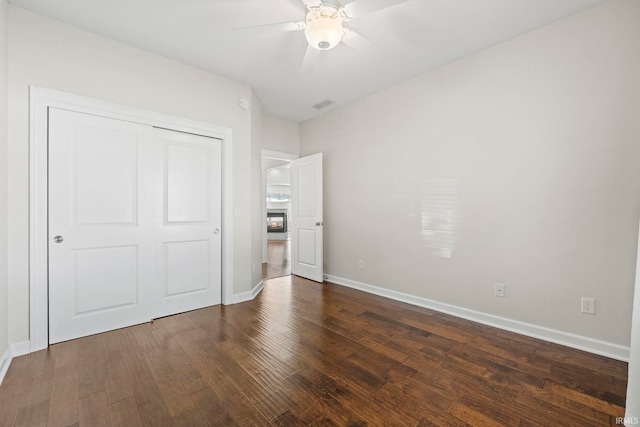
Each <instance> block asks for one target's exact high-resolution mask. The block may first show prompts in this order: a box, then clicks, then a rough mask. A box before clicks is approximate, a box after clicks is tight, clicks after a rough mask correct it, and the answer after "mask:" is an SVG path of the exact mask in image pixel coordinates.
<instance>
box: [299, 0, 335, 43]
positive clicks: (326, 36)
mask: <svg viewBox="0 0 640 427" xmlns="http://www.w3.org/2000/svg"><path fill="white" fill-rule="evenodd" d="M343 19H344V18H343V17H342V15H341V14H340V12H339V9H338V8H336V7H335V6H332V5H322V6H320V7H318V8H313V9H311V10H310V11H309V13H308V14H307V25H306V26H305V29H304V34H305V36H306V38H307V41H308V42H309V45H311V46H313V47H314V48H316V49H320V50H328V49H331V48H334V47H335V46H336V45H337V44H338V43H340V41H341V40H342V36H343V35H344V28H343V27H342V21H343Z"/></svg>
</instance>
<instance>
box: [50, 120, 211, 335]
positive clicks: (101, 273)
mask: <svg viewBox="0 0 640 427" xmlns="http://www.w3.org/2000/svg"><path fill="white" fill-rule="evenodd" d="M220 151H221V142H220V141H219V140H217V139H213V138H206V137H202V136H196V135H191V134H184V133H180V132H173V131H168V130H161V129H155V128H153V127H152V126H147V125H143V124H138V123H132V122H128V121H123V120H115V119H111V118H105V117H99V116H94V115H89V114H83V113H78V112H71V111H65V110H59V109H50V111H49V343H50V344H53V343H56V342H61V341H66V340H69V339H73V338H78V337H82V336H86V335H91V334H95V333H99V332H105V331H108V330H113V329H117V328H121V327H125V326H131V325H135V324H139V323H144V322H147V321H149V320H151V319H153V318H157V317H162V316H166V315H170V314H175V313H179V312H183V311H187V310H193V309H197V308H202V307H205V306H209V305H214V304H219V303H220V301H221V274H220V273H221V272H220V268H221V232H220V229H219V227H220V223H221V209H220V205H221V203H220V201H221V197H220V196H221V153H220Z"/></svg>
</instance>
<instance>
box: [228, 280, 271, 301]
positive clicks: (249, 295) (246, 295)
mask: <svg viewBox="0 0 640 427" xmlns="http://www.w3.org/2000/svg"><path fill="white" fill-rule="evenodd" d="M262 289H264V282H263V281H262V280H261V281H260V282H259V283H258V284H257V285H255V286H254V287H253V289H251V290H250V291H249V292H242V293H240V294H236V295H235V296H234V298H233V303H234V304H239V303H241V302H246V301H251V300H252V299H254V298H255V297H256V296H258V294H259V293H260V292H262Z"/></svg>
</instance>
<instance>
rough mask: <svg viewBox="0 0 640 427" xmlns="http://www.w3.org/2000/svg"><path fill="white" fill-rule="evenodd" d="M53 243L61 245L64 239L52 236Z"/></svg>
mask: <svg viewBox="0 0 640 427" xmlns="http://www.w3.org/2000/svg"><path fill="white" fill-rule="evenodd" d="M53 241H54V242H55V243H62V242H63V241H64V237H62V236H54V237H53Z"/></svg>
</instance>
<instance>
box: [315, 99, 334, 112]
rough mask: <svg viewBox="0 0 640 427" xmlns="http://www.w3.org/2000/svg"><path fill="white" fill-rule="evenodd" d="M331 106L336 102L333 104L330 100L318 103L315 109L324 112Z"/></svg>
mask: <svg viewBox="0 0 640 427" xmlns="http://www.w3.org/2000/svg"><path fill="white" fill-rule="evenodd" d="M331 104H335V102H333V101H332V100H330V99H325V100H324V101H322V102H318V103H317V104H316V105H314V106H313V108H315V109H316V110H322V109H323V108H325V107H328V106H329V105H331Z"/></svg>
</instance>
